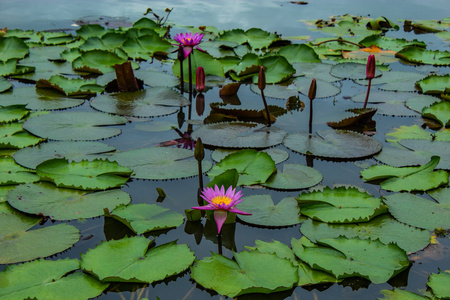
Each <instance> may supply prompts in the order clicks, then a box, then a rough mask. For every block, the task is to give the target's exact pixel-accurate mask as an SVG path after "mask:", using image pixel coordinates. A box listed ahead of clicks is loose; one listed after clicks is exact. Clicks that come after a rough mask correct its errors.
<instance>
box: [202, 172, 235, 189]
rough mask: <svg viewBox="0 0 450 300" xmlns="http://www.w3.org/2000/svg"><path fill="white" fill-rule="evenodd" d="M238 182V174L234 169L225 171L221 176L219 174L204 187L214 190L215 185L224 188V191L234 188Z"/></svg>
mask: <svg viewBox="0 0 450 300" xmlns="http://www.w3.org/2000/svg"><path fill="white" fill-rule="evenodd" d="M238 181H239V173H238V171H237V170H236V169H231V170H226V171H225V172H223V173H222V174H219V175H217V176H215V177H214V179H213V180H211V181H210V182H209V183H208V184H207V185H206V186H207V187H210V188H214V187H215V186H216V185H217V186H218V187H219V186H224V188H225V189H228V188H229V187H230V186H232V187H234V188H236V187H237V185H238Z"/></svg>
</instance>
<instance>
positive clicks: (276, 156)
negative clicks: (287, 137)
mask: <svg viewBox="0 0 450 300" xmlns="http://www.w3.org/2000/svg"><path fill="white" fill-rule="evenodd" d="M237 151H239V150H234V149H216V150H214V151H213V152H212V153H211V158H212V159H213V160H214V161H215V162H219V161H221V160H222V159H224V158H225V157H226V156H227V155H228V154H231V153H234V152H237ZM261 151H262V152H265V153H267V154H269V155H270V157H271V158H272V159H273V161H274V162H275V164H279V163H282V162H283V161H285V160H287V159H288V158H289V153H288V152H287V151H285V150H283V149H279V148H269V149H264V150H261Z"/></svg>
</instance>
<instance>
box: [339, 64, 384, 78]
mask: <svg viewBox="0 0 450 300" xmlns="http://www.w3.org/2000/svg"><path fill="white" fill-rule="evenodd" d="M331 75H333V76H335V77H338V78H348V79H353V80H364V79H365V78H366V65H365V64H358V63H354V62H350V63H340V64H336V65H334V66H332V67H331ZM378 75H380V70H378V69H375V76H378Z"/></svg>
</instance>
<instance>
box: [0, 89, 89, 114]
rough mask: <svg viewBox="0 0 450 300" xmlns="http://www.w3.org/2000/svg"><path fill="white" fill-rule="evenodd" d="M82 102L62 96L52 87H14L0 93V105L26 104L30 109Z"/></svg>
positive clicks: (59, 106)
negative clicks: (10, 90)
mask: <svg viewBox="0 0 450 300" xmlns="http://www.w3.org/2000/svg"><path fill="white" fill-rule="evenodd" d="M83 103H84V99H73V98H68V97H64V96H62V95H61V93H59V92H58V91H56V90H53V89H36V88H34V87H20V88H14V90H13V91H12V92H6V93H3V94H0V105H2V106H7V105H13V104H19V105H26V108H27V109H30V110H56V109H64V108H71V107H75V106H78V105H81V104H83Z"/></svg>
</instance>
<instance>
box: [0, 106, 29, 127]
mask: <svg viewBox="0 0 450 300" xmlns="http://www.w3.org/2000/svg"><path fill="white" fill-rule="evenodd" d="M29 113H30V111H29V110H28V109H26V108H25V105H20V104H19V105H8V106H0V124H3V123H11V122H16V121H19V120H21V119H23V118H24V117H26V116H27V115H28V114H29Z"/></svg>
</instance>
